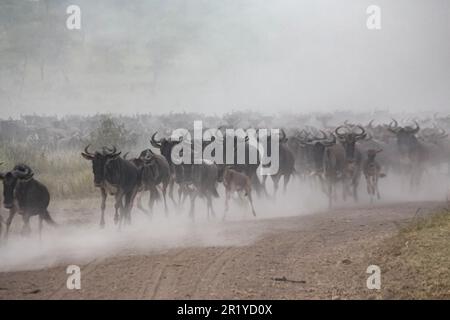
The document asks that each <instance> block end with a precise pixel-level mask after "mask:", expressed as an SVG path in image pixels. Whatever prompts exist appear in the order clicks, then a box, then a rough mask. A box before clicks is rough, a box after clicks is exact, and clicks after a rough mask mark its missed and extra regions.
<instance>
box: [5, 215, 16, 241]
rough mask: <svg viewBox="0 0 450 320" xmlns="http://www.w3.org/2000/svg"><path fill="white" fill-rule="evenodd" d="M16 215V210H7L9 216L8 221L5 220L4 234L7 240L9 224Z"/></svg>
mask: <svg viewBox="0 0 450 320" xmlns="http://www.w3.org/2000/svg"><path fill="white" fill-rule="evenodd" d="M15 214H16V209H14V208H13V209H10V210H9V216H8V219H7V220H6V233H5V239H6V240H8V235H9V227H10V226H11V222H12V220H13V218H14V216H15Z"/></svg>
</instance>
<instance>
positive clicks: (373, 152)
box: [367, 149, 383, 161]
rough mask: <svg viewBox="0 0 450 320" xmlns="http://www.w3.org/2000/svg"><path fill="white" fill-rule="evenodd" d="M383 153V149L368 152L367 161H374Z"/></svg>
mask: <svg viewBox="0 0 450 320" xmlns="http://www.w3.org/2000/svg"><path fill="white" fill-rule="evenodd" d="M381 151H383V149H369V150H367V159H369V161H370V160H374V159H375V157H376V155H377V154H378V153H380V152H381Z"/></svg>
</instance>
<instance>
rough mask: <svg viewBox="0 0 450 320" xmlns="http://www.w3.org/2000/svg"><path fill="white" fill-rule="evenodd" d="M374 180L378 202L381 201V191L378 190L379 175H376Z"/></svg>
mask: <svg viewBox="0 0 450 320" xmlns="http://www.w3.org/2000/svg"><path fill="white" fill-rule="evenodd" d="M373 178H374V180H375V181H374V183H373V184H374V187H375V191H376V193H377V198H378V200H380V198H381V197H380V190H379V189H378V175H376V176H374V177H373Z"/></svg>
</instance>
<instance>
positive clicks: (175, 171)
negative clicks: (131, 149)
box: [150, 132, 189, 203]
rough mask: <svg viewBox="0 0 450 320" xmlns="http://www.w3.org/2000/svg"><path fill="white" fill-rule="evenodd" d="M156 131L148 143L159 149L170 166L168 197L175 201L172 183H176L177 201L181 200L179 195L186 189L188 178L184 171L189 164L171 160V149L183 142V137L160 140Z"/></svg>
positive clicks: (187, 169)
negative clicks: (175, 162)
mask: <svg viewBox="0 0 450 320" xmlns="http://www.w3.org/2000/svg"><path fill="white" fill-rule="evenodd" d="M157 134H158V132H155V133H153V135H152V137H151V139H150V144H151V145H152V146H153V147H154V148H156V149H158V150H159V152H160V153H161V155H162V156H163V157H164V158H166V160H167V162H168V163H169V168H170V180H169V197H170V198H171V199H172V201H173V202H174V203H175V200H174V197H173V189H174V183H175V182H177V183H178V186H179V188H178V203H180V202H181V196H182V193H183V191H187V189H186V185H185V180H187V179H188V177H186V174H185V171H189V164H179V165H175V164H174V162H173V161H172V149H173V148H174V147H175V146H176V145H177V144H179V143H182V142H183V139H182V138H181V139H179V140H172V138H171V137H170V138H165V137H163V138H161V139H160V140H157V139H156V135H157Z"/></svg>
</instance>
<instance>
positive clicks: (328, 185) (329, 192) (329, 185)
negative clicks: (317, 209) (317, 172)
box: [327, 180, 333, 208]
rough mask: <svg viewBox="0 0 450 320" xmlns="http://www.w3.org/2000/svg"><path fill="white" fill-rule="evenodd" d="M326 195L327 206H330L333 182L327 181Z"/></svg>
mask: <svg viewBox="0 0 450 320" xmlns="http://www.w3.org/2000/svg"><path fill="white" fill-rule="evenodd" d="M327 188H328V190H327V196H328V207H329V208H331V207H332V205H333V182H331V181H330V180H329V181H327Z"/></svg>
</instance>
